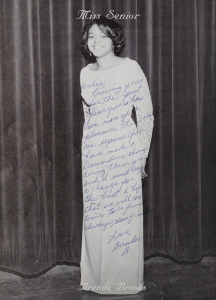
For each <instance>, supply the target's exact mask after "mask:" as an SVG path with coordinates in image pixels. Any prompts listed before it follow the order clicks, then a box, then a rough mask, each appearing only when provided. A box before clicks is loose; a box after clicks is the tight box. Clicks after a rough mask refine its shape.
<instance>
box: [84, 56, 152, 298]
mask: <svg viewBox="0 0 216 300" xmlns="http://www.w3.org/2000/svg"><path fill="white" fill-rule="evenodd" d="M80 81H81V94H82V97H83V99H84V101H83V107H84V115H85V123H84V128H83V140H82V180H83V206H84V207H83V210H84V212H83V236H82V254H81V285H82V289H83V290H91V291H94V292H96V293H99V294H135V293H138V292H140V291H141V290H143V287H144V283H143V280H144V279H143V268H144V254H143V206H142V183H141V165H142V164H143V163H144V160H145V159H146V158H147V156H148V152H149V147H150V142H151V137H152V129H153V115H152V102H151V96H150V92H149V88H148V84H147V80H146V77H145V75H144V73H143V71H142V69H141V68H140V66H139V65H138V63H137V62H136V61H134V60H131V59H129V58H125V60H123V61H122V62H121V63H120V64H119V65H117V66H115V67H112V68H110V69H107V70H103V71H92V70H90V68H89V66H86V67H85V68H83V69H82V71H81V76H80ZM133 107H135V110H136V118H137V126H136V124H135V122H134V121H133V119H132V118H131V113H132V109H133Z"/></svg>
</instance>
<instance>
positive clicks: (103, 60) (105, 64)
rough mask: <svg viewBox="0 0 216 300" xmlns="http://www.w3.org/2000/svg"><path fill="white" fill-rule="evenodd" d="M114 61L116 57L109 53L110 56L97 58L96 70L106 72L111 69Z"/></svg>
mask: <svg viewBox="0 0 216 300" xmlns="http://www.w3.org/2000/svg"><path fill="white" fill-rule="evenodd" d="M115 59H116V56H115V55H114V54H113V53H111V54H110V55H107V56H104V57H98V58H97V59H96V60H97V62H96V66H97V70H106V69H109V68H110V67H112V65H113V63H114V61H115Z"/></svg>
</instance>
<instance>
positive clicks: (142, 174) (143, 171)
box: [141, 159, 148, 179]
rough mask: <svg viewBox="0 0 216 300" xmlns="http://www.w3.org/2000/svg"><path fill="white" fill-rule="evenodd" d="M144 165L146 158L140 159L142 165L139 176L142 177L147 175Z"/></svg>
mask: <svg viewBox="0 0 216 300" xmlns="http://www.w3.org/2000/svg"><path fill="white" fill-rule="evenodd" d="M145 166H146V159H144V160H143V161H142V166H141V178H142V179H144V178H145V177H147V176H148V175H147V174H146V172H145Z"/></svg>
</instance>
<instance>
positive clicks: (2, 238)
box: [0, 0, 216, 275]
mask: <svg viewBox="0 0 216 300" xmlns="http://www.w3.org/2000/svg"><path fill="white" fill-rule="evenodd" d="M80 10H87V11H90V12H89V15H88V18H89V16H90V15H91V13H95V14H101V15H107V14H110V10H112V13H113V14H119V15H120V14H125V15H129V14H133V15H136V14H139V15H140V16H138V17H137V19H133V18H131V19H130V18H128V19H120V20H119V22H120V23H121V24H123V25H124V28H125V35H126V47H125V50H124V53H123V56H128V57H130V58H132V59H135V60H137V61H138V63H139V64H140V66H141V67H142V69H143V71H144V73H145V74H146V77H147V80H148V83H149V86H150V90H151V95H152V101H153V106H154V116H155V124H154V132H153V139H152V145H151V149H150V155H149V158H148V162H147V173H148V175H149V176H148V177H147V178H146V179H145V180H144V181H143V204H144V235H145V236H144V237H145V257H146V258H148V257H149V256H151V255H155V254H164V255H168V256H170V257H172V258H173V259H177V260H179V261H194V260H198V259H200V258H201V257H202V256H204V255H215V254H216V242H215V236H216V222H215V213H216V201H215V194H216V184H215V183H216V182H215V181H216V157H215V150H216V139H215V128H216V127H215V125H216V118H215V115H216V105H215V98H216V87H215V82H216V77H215V75H216V74H215V72H216V71H215V70H216V68H215V55H216V49H215V47H216V46H215V32H216V30H215V29H216V28H215V26H216V24H215V16H216V3H215V1H214V0H192V1H188V0H182V1H175V0H152V1H142V0H135V1H134V0H126V1H125V0H106V1H99V0H91V1H87V0H82V1H73V0H2V1H1V2H0V267H1V268H4V269H11V270H14V271H18V272H20V273H23V274H27V275H32V274H35V273H38V272H41V271H43V270H45V269H46V268H48V267H50V266H52V265H53V264H55V263H56V262H59V261H67V262H72V263H77V264H79V261H80V251H81V232H82V177H81V138H82V126H83V112H82V104H81V100H80V86H79V73H80V70H81V68H82V67H84V66H85V65H86V62H85V61H84V59H83V58H82V56H81V54H80V52H79V43H80V39H81V34H82V28H83V25H84V24H85V23H86V22H88V21H89V19H81V18H79V11H80ZM117 21H118V19H117Z"/></svg>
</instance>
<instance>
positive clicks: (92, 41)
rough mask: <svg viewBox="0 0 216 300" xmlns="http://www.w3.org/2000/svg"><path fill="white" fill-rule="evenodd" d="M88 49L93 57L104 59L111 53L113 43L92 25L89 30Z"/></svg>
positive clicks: (96, 26)
mask: <svg viewBox="0 0 216 300" xmlns="http://www.w3.org/2000/svg"><path fill="white" fill-rule="evenodd" d="M88 48H89V50H90V51H91V52H92V53H93V54H94V56H95V57H104V56H107V55H109V54H111V53H113V41H112V39H110V38H109V37H108V36H106V35H105V34H104V33H103V32H102V31H101V30H100V29H99V27H98V25H97V24H94V25H92V26H91V27H90V28H89V34H88Z"/></svg>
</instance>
